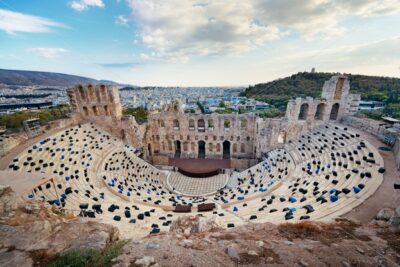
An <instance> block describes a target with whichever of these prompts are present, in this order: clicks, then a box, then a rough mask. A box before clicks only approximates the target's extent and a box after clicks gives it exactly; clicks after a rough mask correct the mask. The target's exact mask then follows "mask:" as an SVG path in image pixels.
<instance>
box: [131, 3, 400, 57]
mask: <svg viewBox="0 0 400 267" xmlns="http://www.w3.org/2000/svg"><path fill="white" fill-rule="evenodd" d="M128 2H129V5H130V7H131V9H132V13H133V18H134V19H135V20H136V22H137V24H138V25H139V36H138V39H139V40H140V42H141V43H142V44H144V45H145V46H146V47H147V48H149V49H150V50H152V51H154V52H155V53H157V55H159V56H160V57H161V58H162V57H164V58H167V59H168V58H177V59H179V58H181V57H183V58H187V57H191V56H194V55H196V56H199V55H200V56H201V55H219V54H238V53H243V52H246V51H249V50H251V49H254V48H256V47H260V46H262V45H264V44H266V43H267V42H269V41H272V40H276V39H279V38H281V37H282V35H284V34H288V33H293V32H297V33H299V34H300V35H302V36H303V37H304V38H306V39H314V38H327V37H332V36H337V35H341V34H344V33H345V32H346V27H345V26H344V25H342V24H341V21H342V19H343V18H345V17H349V16H359V17H367V16H383V15H393V14H398V13H400V3H399V0H353V1H349V0H296V1H293V0H246V1H243V0H230V1H226V0H168V1H159V0H128Z"/></svg>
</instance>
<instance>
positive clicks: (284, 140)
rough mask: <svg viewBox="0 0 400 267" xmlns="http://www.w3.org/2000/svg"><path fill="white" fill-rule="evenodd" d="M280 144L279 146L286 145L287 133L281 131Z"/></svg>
mask: <svg viewBox="0 0 400 267" xmlns="http://www.w3.org/2000/svg"><path fill="white" fill-rule="evenodd" d="M278 143H279V144H284V143H286V132H285V131H281V132H280V133H279V135H278Z"/></svg>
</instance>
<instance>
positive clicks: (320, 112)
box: [314, 103, 326, 120]
mask: <svg viewBox="0 0 400 267" xmlns="http://www.w3.org/2000/svg"><path fill="white" fill-rule="evenodd" d="M325 109H326V104H325V103H319V104H318V106H317V109H316V111H315V116H314V118H315V119H316V120H323V119H324V115H325Z"/></svg>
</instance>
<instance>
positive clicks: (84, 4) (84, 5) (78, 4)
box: [70, 0, 104, 11]
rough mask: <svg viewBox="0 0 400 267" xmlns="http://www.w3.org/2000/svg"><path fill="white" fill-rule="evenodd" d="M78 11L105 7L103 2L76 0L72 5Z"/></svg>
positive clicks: (101, 0)
mask: <svg viewBox="0 0 400 267" xmlns="http://www.w3.org/2000/svg"><path fill="white" fill-rule="evenodd" d="M70 6H71V8H73V9H75V10H76V11H84V10H86V9H88V8H89V7H104V3H103V0H75V1H72V2H71V4H70Z"/></svg>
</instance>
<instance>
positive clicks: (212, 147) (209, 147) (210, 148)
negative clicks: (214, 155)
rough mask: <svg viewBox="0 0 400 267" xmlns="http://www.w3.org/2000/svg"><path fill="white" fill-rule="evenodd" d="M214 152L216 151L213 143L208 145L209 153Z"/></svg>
mask: <svg viewBox="0 0 400 267" xmlns="http://www.w3.org/2000/svg"><path fill="white" fill-rule="evenodd" d="M213 150H214V145H213V143H208V151H209V152H213Z"/></svg>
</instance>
